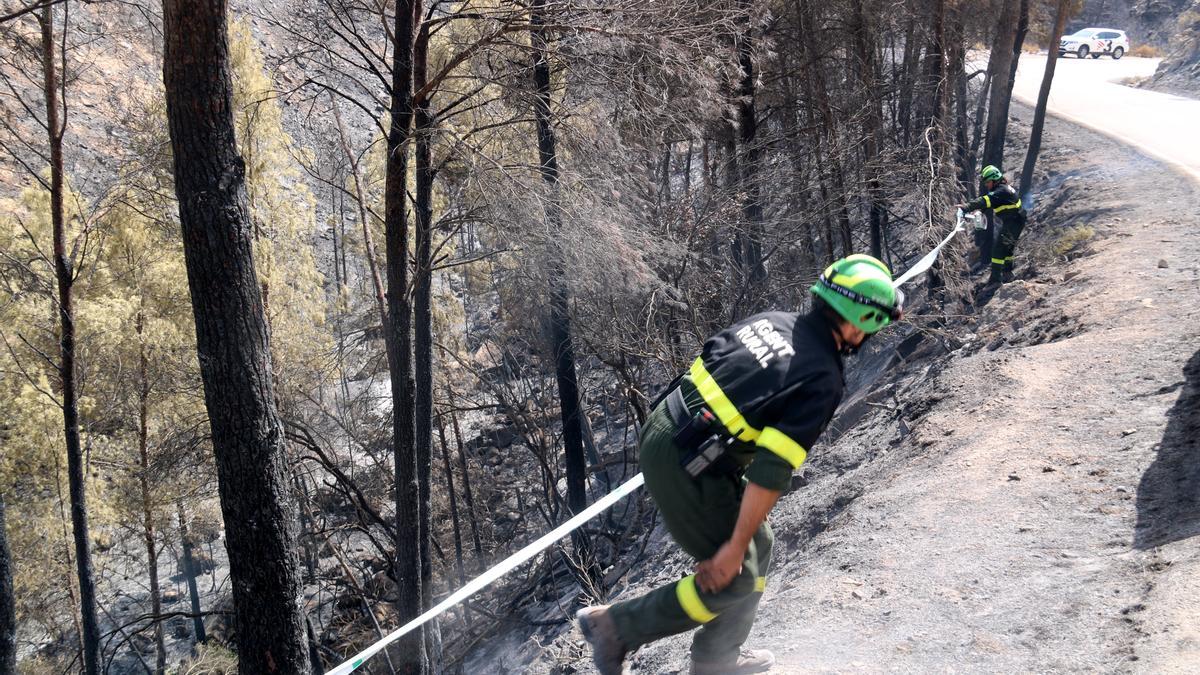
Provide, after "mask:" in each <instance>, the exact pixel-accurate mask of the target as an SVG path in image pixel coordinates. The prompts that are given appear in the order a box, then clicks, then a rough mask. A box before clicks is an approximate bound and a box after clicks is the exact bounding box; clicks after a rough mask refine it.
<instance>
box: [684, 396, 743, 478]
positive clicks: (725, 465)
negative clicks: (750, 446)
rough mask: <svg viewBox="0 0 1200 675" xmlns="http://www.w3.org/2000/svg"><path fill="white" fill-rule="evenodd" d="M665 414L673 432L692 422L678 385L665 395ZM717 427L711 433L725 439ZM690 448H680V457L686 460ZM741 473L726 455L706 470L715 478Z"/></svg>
mask: <svg viewBox="0 0 1200 675" xmlns="http://www.w3.org/2000/svg"><path fill="white" fill-rule="evenodd" d="M666 401H667V413H668V414H670V416H671V422H672V423H673V424H674V425H675V430H676V431H677V432H678V431H682V430H683V429H684V428H685V427H687V426H688V425H689V424H691V422H692V413H691V411H690V410H688V405H687V401H685V400H684V398H683V390H682V388H681V387H679V386H678V385H677V386H675V387H674V388H672V389H671V391H669V392H668V393H667V395H666ZM716 424H717V427H715V428H714V430H713V433H716V434H718V435H721V436H725V437H727V436H728V435H727V434H726V433H724V427H721V426H720V424H721V423H720V422H717V423H716ZM691 450H692V448H680V451H681V453H682V455H683V456H684V457H685V458H686V457H687V456H688V454H689V452H690V451H691ZM741 471H742V467H741V466H740V465H739V464H738V463H737V461H736V460H734V459H733V458H732V457H730V456H729V454H728V453H723V454H721V455H720V456H719V457H717V459H716V460H715V461H714V462H713V463H712V465H711V466H709V468H708V469H707V470H706V472H707V473H710V474H712V475H716V476H731V477H736V476H737V475H739V474H740V473H741Z"/></svg>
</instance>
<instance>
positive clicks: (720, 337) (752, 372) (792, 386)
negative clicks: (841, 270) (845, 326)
mask: <svg viewBox="0 0 1200 675" xmlns="http://www.w3.org/2000/svg"><path fill="white" fill-rule="evenodd" d="M680 386H681V387H682V388H683V393H684V399H685V400H686V401H687V403H688V407H689V408H690V409H691V410H692V411H696V410H698V409H699V407H700V406H701V405H704V406H705V407H707V408H708V409H709V410H711V411H712V412H713V413H714V414H715V415H716V416H717V418H718V419H719V420H720V421H721V423H722V424H723V425H724V426H725V428H726V429H727V430H728V432H729V433H730V434H733V435H734V436H735V437H736V438H738V439H739V442H738V443H735V444H734V445H733V449H732V455H733V458H734V459H735V460H737V462H738V464H740V465H741V466H743V467H746V477H747V478H748V479H749V480H751V481H753V482H754V483H757V484H759V485H761V486H763V487H765V488H769V489H772V490H783V489H785V488H786V487H787V486H788V484H789V483H790V480H791V474H792V471H793V470H794V469H796V468H797V467H799V466H800V464H801V463H803V462H804V459H805V457H806V456H807V454H808V450H809V449H810V448H811V447H812V445H813V443H815V442H816V440H817V437H818V436H820V435H821V432H822V431H824V430H825V427H826V426H828V424H829V421H830V419H832V418H833V412H834V410H836V409H837V407H838V404H839V403H840V402H841V400H842V393H843V389H844V386H845V385H844V382H843V379H842V359H841V356H840V355H839V354H838V351H837V343H836V342H835V341H834V338H833V334H832V330H831V326H830V324H829V322H828V321H826V320H825V318H824V317H822V316H821V315H819V314H807V315H801V314H794V313H791V312H766V313H763V314H756V315H754V316H751V317H749V318H747V319H743V320H742V321H739V322H738V323H735V324H734V325H732V326H730V327H729V328H726V329H725V330H722V331H721V332H719V333H717V334H716V335H714V336H712V337H711V338H709V339H708V341H707V342H705V343H704V349H703V351H702V352H701V354H700V357H699V358H698V359H696V361H695V362H694V363H693V364H692V367H691V369H690V370H689V372H688V373H687V374H686V375H685V376H684V378H683V380H682V383H681V385H680Z"/></svg>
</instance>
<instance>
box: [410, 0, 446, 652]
mask: <svg viewBox="0 0 1200 675" xmlns="http://www.w3.org/2000/svg"><path fill="white" fill-rule="evenodd" d="M421 4H422V3H421V2H417V3H416V5H415V7H414V10H413V17H414V18H413V20H414V22H418V21H420V16H421ZM428 68H429V24H428V23H426V22H420V27H419V28H417V37H416V41H415V42H414V44H413V88H414V89H415V90H417V91H423V90H424V89H425V85H426V84H427V80H428ZM431 95H432V94H431V93H428V94H424V95H418V97H417V98H416V99H415V100H414V101H413V115H414V129H413V137H414V140H415V143H414V145H415V147H416V157H415V159H416V162H415V166H414V167H413V168H414V171H415V173H416V191H415V194H414V195H413V199H414V204H413V213H414V214H415V215H416V223H415V228H414V235H415V236H414V239H415V241H414V242H413V243H414V247H413V248H414V253H415V255H416V260H415V264H414V268H413V348H414V353H413V363H414V368H415V372H416V388H415V392H414V393H415V395H416V401H415V406H414V414H415V416H416V420H415V428H416V438H415V440H414V454H415V455H416V460H417V488H418V489H417V495H418V499H419V502H420V504H419V506H418V509H417V511H418V514H419V521H420V523H419V528H418V537H417V540H416V545H417V547H418V548H419V549H420V551H421V610H422V611H424V610H426V609H429V608H430V607H432V606H433V561H432V558H431V555H430V548H431V543H432V541H433V532H432V522H431V519H432V511H431V504H430V499H431V495H430V481H431V475H432V474H431V469H432V466H433V301H432V292H433V182H434V180H435V179H436V178H437V171H436V169H435V168H434V166H433V134H434V129H435V127H436V125H437V120H436V119H435V117H434V114H433V111H432V109H431V105H430V100H429V99H430V96H431ZM423 628H424V630H425V647H426V651H427V654H428V657H429V661H430V663H429V668H430V670H431V672H440V670H441V667H440V662H441V651H442V650H441V630H440V628H439V627H438V623H437V620H436V619H434V620H432V621H430V622H428V623H426V624H425V626H424V627H423Z"/></svg>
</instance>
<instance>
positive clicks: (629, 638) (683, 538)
mask: <svg viewBox="0 0 1200 675" xmlns="http://www.w3.org/2000/svg"><path fill="white" fill-rule="evenodd" d="M674 433H675V429H674V425H673V424H672V422H671V419H670V416H669V415H668V413H667V411H666V404H665V403H664V404H660V405H659V406H658V407H657V408H656V409H655V410H654V412H652V413H651V414H650V417H649V418H648V419H647V420H646V425H645V427H643V429H642V439H641V449H640V450H641V451H640V455H641V465H642V473H643V474H645V477H646V488H647V489H648V490H650V494H651V495H652V496H653V497H654V501H655V503H657V504H658V509H659V512H660V513H661V514H662V519H663V524H664V525H666V528H667V531H668V532H670V533H671V537H672V538H674V539H675V541H676V542H677V543H678V544H679V546H680V547H681V548H682V549H683V550H684V551H685V552H687V554H688V555H690V556H692V557H693V558H695V559H696V560H697V561H701V560H708V559H709V558H711V557H712V556H713V555H714V554H716V552H717V549H719V548H720V547H721V545H722V544H724V543H725V542H726V541H728V540H729V537H730V536H731V535H732V534H733V528H734V525H736V524H737V517H738V509H739V508H740V506H741V494H742V485H741V481H740V479H738V478H735V477H732V476H724V477H722V476H708V475H703V476H701V477H700V478H698V479H693V478H692V477H691V476H689V475H688V474H687V472H685V471H684V470H683V469H682V468H680V466H679V456H680V451H679V448H678V447H677V446H676V445H675V443H674V442H673V441H672V437H673V436H674ZM773 542H774V537H773V535H772V534H771V528H770V526H768V525H767V524H766V523H763V524H762V526H761V527H760V528H759V529H758V531H757V532H755V533H754V539H753V541H752V542H751V544H750V547H749V549H748V550H747V551H746V557H745V559H744V560H743V561H742V572H741V574H739V575H738V576H737V577H735V578H734V580H733V582H732V583H730V584H729V585H728V586H726V587H725V589H724V590H722V591H720V592H719V593H706V592H704V591H702V590H700V587H699V586H697V585H696V582H695V577H694V576H693V575H689V576H686V577H684V578H683V579H681V580H679V581H677V582H675V583H672V584H668V585H666V586H662V587H660V588H657V589H655V590H653V591H651V592H649V593H647V594H645V595H643V596H641V597H639V598H635V599H633V600H628V601H626V602H620V603H617V604H615V605H613V606H612V608H611V610H610V611H611V615H612V618H613V621H614V622H615V623H616V626H617V631H618V632H619V633H620V636H621V641H622V642H623V643H624V644H625V646H626V648H628V649H629V650H631V651H632V650H633V649H636V648H637V647H640V646H641V645H644V644H646V643H648V642H653V641H654V640H658V639H659V638H663V637H666V636H668V635H675V634H677V633H683V632H685V631H689V630H692V629H693V628H696V627H700V630H699V631H697V632H696V635H695V637H694V638H693V640H692V658H694V659H695V660H697V661H716V660H720V659H722V658H725V657H728V656H729V655H730V654H736V653H737V652H738V649H739V648H740V647H741V645H742V643H744V642H745V641H746V638H747V636H749V635H750V627H751V626H752V625H753V624H754V615H755V613H756V611H757V610H758V601H759V598H761V597H762V592H763V588H764V587H765V585H766V574H767V567H768V565H769V564H770V561H771V547H772V544H773Z"/></svg>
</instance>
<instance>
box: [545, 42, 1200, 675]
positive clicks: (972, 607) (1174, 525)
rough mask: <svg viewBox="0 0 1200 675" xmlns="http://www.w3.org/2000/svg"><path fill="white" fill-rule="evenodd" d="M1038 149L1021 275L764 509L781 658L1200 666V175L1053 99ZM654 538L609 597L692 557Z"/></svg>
mask: <svg viewBox="0 0 1200 675" xmlns="http://www.w3.org/2000/svg"><path fill="white" fill-rule="evenodd" d="M1084 65H1087V66H1092V65H1096V64H1092V63H1087V64H1084ZM1014 114H1016V115H1017V116H1018V117H1020V118H1022V119H1023V120H1024V121H1026V122H1027V121H1028V118H1029V117H1030V116H1031V115H1030V111H1029V109H1027V108H1024V107H1021V106H1016V107H1015V108H1014ZM1023 133H1024V130H1023V129H1020V128H1018V129H1016V130H1014V132H1013V135H1014V137H1015V139H1016V140H1018V141H1019V140H1020V139H1021V136H1022V135H1023ZM1014 145H1016V144H1014ZM1044 147H1045V148H1047V149H1046V150H1045V155H1044V160H1043V161H1044V165H1045V166H1046V167H1047V169H1048V170H1049V172H1050V174H1049V176H1048V177H1047V180H1046V185H1048V186H1050V188H1049V189H1046V190H1045V191H1044V192H1043V193H1042V200H1041V205H1040V207H1039V214H1040V216H1039V217H1040V218H1041V219H1040V220H1039V219H1035V221H1034V222H1033V224H1032V225H1031V227H1030V229H1029V231H1028V232H1029V234H1028V236H1027V239H1026V241H1025V242H1024V244H1023V247H1022V250H1021V253H1020V256H1021V257H1019V258H1018V260H1019V261H1020V263H1021V265H1022V270H1021V273H1022V274H1023V276H1024V277H1025V278H1023V279H1021V280H1019V281H1017V282H1015V283H1013V284H1009V285H1007V286H1006V287H1004V289H1003V290H1002V291H1001V292H1000V293H998V294H997V296H996V297H995V298H994V299H993V300H992V301H991V303H989V304H988V305H987V307H986V308H985V309H984V311H983V312H982V314H980V315H977V316H974V317H970V318H967V319H965V320H958V322H957V323H956V322H955V321H954V320H953V319H952V320H951V321H952V323H951V325H952V326H954V329H953V330H951V331H948V332H945V333H937V332H936V331H930V332H929V333H928V337H927V338H924V339H922V338H919V337H918V338H916V344H915V345H912V349H911V350H910V351H911V352H912V353H911V355H910V361H909V362H908V363H907V364H901V365H900V366H898V367H896V368H893V369H892V370H891V371H890V372H889V374H888V375H887V376H885V378H883V380H881V389H878V390H876V392H875V393H874V394H872V395H871V397H870V399H869V400H866V401H858V402H855V401H849V402H847V405H844V406H843V408H842V414H843V415H847V416H857V414H861V417H859V418H858V419H857V420H854V421H853V426H852V427H851V428H850V429H848V430H847V431H846V432H845V433H844V434H843V435H842V436H841V437H840V438H838V440H836V442H832V443H825V444H822V446H821V447H820V448H819V449H817V450H816V451H815V452H814V453H813V456H812V458H811V463H812V464H811V469H810V471H811V478H810V484H809V485H808V486H807V487H804V488H802V489H800V490H798V491H796V492H794V493H792V494H790V495H788V496H786V497H785V498H784V500H782V501H781V502H780V505H779V506H778V507H777V510H776V512H775V513H774V514H773V515H772V523H773V524H774V526H775V529H776V533H777V549H778V554H777V558H776V561H775V565H774V568H773V569H772V571H771V573H770V575H769V579H770V580H769V582H768V586H767V592H766V597H765V601H764V606H763V611H762V613H761V614H760V619H759V622H758V624H757V625H756V627H755V630H754V633H753V634H752V636H751V641H750V642H751V644H752V645H755V646H765V647H769V648H771V649H773V650H774V651H775V652H776V654H777V656H778V657H779V665H778V666H777V667H776V668H775V669H773V670H772V672H778V673H825V672H838V673H843V672H865V673H880V672H920V673H926V672H1088V673H1097V672H1146V673H1168V672H1177V673H1185V672H1187V673H1194V672H1197V671H1200V618H1198V617H1197V611H1196V610H1197V608H1198V607H1200V590H1198V589H1197V584H1196V583H1195V579H1196V578H1200V576H1198V575H1200V537H1197V536H1196V535H1197V534H1200V447H1198V446H1197V444H1198V443H1200V440H1198V439H1200V351H1198V350H1200V339H1198V335H1200V328H1198V327H1200V262H1198V261H1200V212H1198V208H1197V203H1200V186H1197V184H1196V183H1194V182H1192V181H1190V180H1188V179H1187V178H1185V177H1183V176H1181V175H1180V174H1179V173H1176V172H1173V171H1171V170H1169V169H1167V168H1165V167H1164V166H1163V165H1162V164H1160V163H1157V162H1154V161H1152V160H1150V159H1147V158H1146V157H1144V156H1142V155H1139V154H1138V153H1136V152H1135V151H1133V150H1131V149H1130V148H1128V147H1126V146H1123V145H1120V144H1118V143H1116V142H1114V141H1112V140H1111V139H1109V138H1107V137H1104V136H1101V135H1099V134H1097V133H1094V132H1091V131H1088V130H1085V129H1081V128H1079V127H1077V126H1075V125H1071V124H1068V123H1065V122H1062V121H1060V120H1057V119H1054V118H1051V119H1050V120H1048V122H1047V127H1046V141H1045V146H1044ZM1022 149H1023V148H1022ZM1019 159H1020V157H1013V158H1010V163H1012V161H1013V160H1015V161H1019ZM1056 254H1057V256H1056ZM1064 256H1068V257H1072V258H1074V259H1073V261H1071V262H1062V257H1064ZM1033 257H1036V258H1039V259H1040V262H1039V263H1038V265H1037V269H1036V270H1031V269H1030V267H1031V265H1030V264H1029V261H1030V258H1033ZM1056 257H1057V259H1058V260H1059V261H1058V262H1054V261H1053V260H1052V259H1054V258H1056ZM945 351H948V352H949V353H942V354H941V355H939V352H945ZM922 355H923V356H922ZM855 410H857V411H858V413H854V411H855ZM654 548H655V549H657V550H659V551H662V553H660V554H659V555H658V557H657V559H654V560H651V561H648V562H647V563H644V564H643V570H649V571H645V572H644V576H642V577H641V578H640V579H638V580H637V582H636V583H635V585H634V587H632V588H629V589H627V590H626V591H625V592H624V593H623V594H622V595H621V596H620V597H629V596H630V595H632V594H634V593H637V592H640V591H642V590H644V589H645V588H647V587H648V586H649V585H652V584H654V583H661V582H664V581H667V580H670V579H672V578H677V577H678V575H679V574H682V573H686V572H685V571H684V570H685V569H686V567H687V561H685V560H684V559H683V558H682V557H681V556H679V555H678V554H675V553H668V552H667V551H670V550H672V549H673V547H671V546H670V545H669V544H667V543H666V542H663V545H662V546H661V547H657V546H656V547H654ZM567 639H568V640H569V641H570V642H569V644H570V646H568V647H566V648H565V649H564V651H567V652H570V653H574V654H576V655H577V660H575V663H574V665H576V666H578V667H581V668H583V669H585V671H587V672H590V670H589V669H588V667H587V666H585V665H584V663H585V658H586V657H585V651H584V650H583V649H582V646H581V643H580V642H579V637H578V635H577V634H574V633H572V634H571V635H570V637H569V638H567ZM689 640H690V637H684V636H681V637H678V638H674V639H671V640H667V641H663V642H661V643H656V644H654V645H651V646H649V647H647V648H644V649H643V650H641V652H639V653H638V654H637V655H636V657H635V658H634V661H633V666H634V671H633V672H635V673H636V672H646V673H674V672H686V667H687V645H688V643H689ZM560 647H562V645H561V643H560ZM559 653H561V651H560V652H559Z"/></svg>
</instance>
